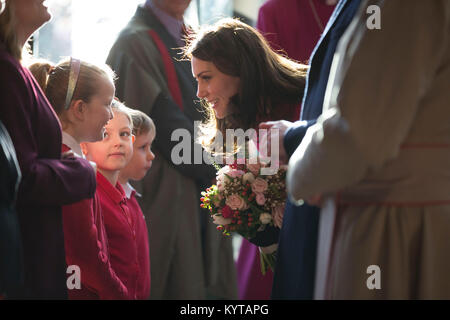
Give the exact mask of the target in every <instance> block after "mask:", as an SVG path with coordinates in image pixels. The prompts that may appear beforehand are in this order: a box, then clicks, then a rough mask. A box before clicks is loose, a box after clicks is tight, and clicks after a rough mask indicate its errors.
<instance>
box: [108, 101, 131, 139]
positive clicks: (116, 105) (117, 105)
mask: <svg viewBox="0 0 450 320" xmlns="http://www.w3.org/2000/svg"><path fill="white" fill-rule="evenodd" d="M111 109H112V111H113V113H116V112H120V113H122V114H123V115H125V116H126V117H127V119H128V121H129V122H130V127H131V130H132V133H133V134H134V124H133V118H132V116H131V112H130V110H131V109H130V108H128V107H127V106H125V105H124V104H123V103H122V102H120V101H119V100H118V99H117V98H114V100H113V101H112V103H111Z"/></svg>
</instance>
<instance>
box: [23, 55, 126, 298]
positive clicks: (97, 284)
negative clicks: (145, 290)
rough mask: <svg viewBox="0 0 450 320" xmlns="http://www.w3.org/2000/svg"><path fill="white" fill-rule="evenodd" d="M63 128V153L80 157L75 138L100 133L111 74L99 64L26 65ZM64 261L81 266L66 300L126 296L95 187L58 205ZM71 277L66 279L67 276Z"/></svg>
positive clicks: (108, 103) (111, 93) (78, 140)
mask: <svg viewBox="0 0 450 320" xmlns="http://www.w3.org/2000/svg"><path fill="white" fill-rule="evenodd" d="M29 69H30V71H31V72H32V73H33V75H34V76H35V78H36V79H37V81H38V82H39V85H40V86H41V88H42V89H43V91H44V92H45V94H46V96H47V98H48V100H49V102H50V103H51V105H52V107H53V109H54V110H55V112H56V113H57V115H58V117H59V119H60V122H61V125H62V128H63V146H62V152H68V151H70V152H72V153H74V154H75V155H76V156H80V157H82V156H83V154H82V152H81V148H80V143H81V142H83V141H91V142H93V141H98V140H102V138H103V127H104V126H105V124H106V123H107V122H108V121H109V119H111V117H112V112H111V102H112V99H113V97H114V92H115V88H114V82H113V78H114V74H113V72H112V70H111V69H110V68H109V67H107V66H106V65H104V66H101V67H100V66H95V65H92V64H89V63H87V62H84V61H80V60H77V59H67V60H64V61H62V62H60V63H59V64H58V65H56V66H53V65H52V64H51V63H49V62H36V63H34V64H32V65H31V66H30V67H29ZM63 228H64V246H65V251H66V262H67V264H68V265H69V266H71V265H75V266H77V267H78V268H79V271H80V282H81V286H78V284H77V283H72V285H70V283H68V289H69V291H68V293H69V298H70V299H126V298H128V290H127V289H126V287H125V285H124V284H123V283H122V281H121V280H120V279H119V277H118V276H117V275H116V272H115V271H114V269H113V268H112V267H111V262H110V252H109V248H108V241H107V236H106V231H105V226H104V221H103V215H102V212H101V208H100V201H99V198H98V191H97V192H96V194H95V196H94V198H91V199H84V200H82V201H79V202H77V203H74V204H71V205H66V206H64V207H63ZM68 280H69V281H68V282H70V279H68Z"/></svg>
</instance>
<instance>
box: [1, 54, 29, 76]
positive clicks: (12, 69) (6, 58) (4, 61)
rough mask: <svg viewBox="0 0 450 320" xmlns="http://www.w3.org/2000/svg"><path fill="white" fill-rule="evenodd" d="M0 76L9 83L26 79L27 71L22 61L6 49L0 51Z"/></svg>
mask: <svg viewBox="0 0 450 320" xmlns="http://www.w3.org/2000/svg"><path fill="white" fill-rule="evenodd" d="M0 77H1V78H2V82H3V79H7V80H8V83H11V82H16V81H18V80H22V81H23V80H24V78H25V72H24V70H23V68H22V66H21V65H20V62H19V61H17V60H16V59H14V58H13V57H12V56H11V55H9V54H8V53H6V52H4V51H0Z"/></svg>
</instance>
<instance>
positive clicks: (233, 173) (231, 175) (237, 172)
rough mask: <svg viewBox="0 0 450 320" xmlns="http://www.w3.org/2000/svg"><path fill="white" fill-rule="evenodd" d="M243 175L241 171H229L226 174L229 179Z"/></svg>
mask: <svg viewBox="0 0 450 320" xmlns="http://www.w3.org/2000/svg"><path fill="white" fill-rule="evenodd" d="M244 174H245V172H244V171H242V170H231V171H230V172H228V173H227V175H228V176H229V177H231V178H238V177H242V176H243V175H244Z"/></svg>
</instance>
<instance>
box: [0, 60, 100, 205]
mask: <svg viewBox="0 0 450 320" xmlns="http://www.w3.org/2000/svg"><path fill="white" fill-rule="evenodd" d="M0 74H1V80H2V81H1V82H2V83H6V82H5V81H4V80H8V81H7V83H8V84H9V85H7V86H5V85H1V86H0V97H2V98H1V99H2V103H1V105H0V109H1V112H0V114H1V117H2V120H3V123H4V125H5V127H6V128H7V130H8V131H9V133H10V135H11V139H12V141H13V143H14V147H15V149H16V154H17V159H18V162H19V165H20V169H21V171H22V181H21V184H20V187H19V194H20V198H21V201H25V202H26V203H27V204H28V205H64V204H69V203H74V202H77V201H80V200H81V199H85V198H90V197H92V196H93V195H94V192H95V188H96V180H95V173H94V170H93V169H92V167H91V165H90V164H89V162H88V161H86V160H84V159H66V160H61V159H60V148H61V142H59V145H58V146H55V148H58V149H57V152H56V153H55V154H58V158H44V157H43V156H42V155H41V154H39V150H38V141H39V139H45V137H42V136H40V135H39V132H36V128H35V125H33V123H32V116H33V111H32V110H31V108H30V106H32V105H33V103H35V102H34V100H33V99H32V97H31V96H30V91H29V90H28V88H27V87H26V84H25V82H24V79H23V78H22V77H21V75H20V73H19V72H18V71H17V70H16V69H15V68H14V67H13V66H12V65H8V64H6V63H5V64H3V65H2V67H1V68H0ZM55 121H56V119H55ZM40 125H41V126H44V125H45V124H44V125H43V124H40ZM49 130H50V129H49ZM40 143H42V141H40ZM48 148H49V149H51V148H52V146H49V147H48Z"/></svg>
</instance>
